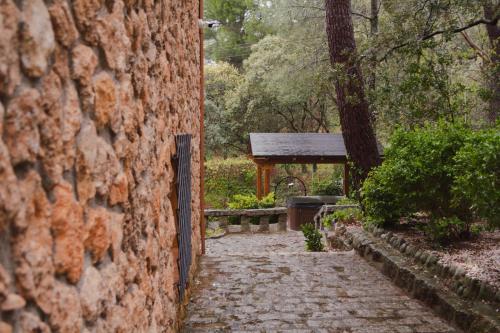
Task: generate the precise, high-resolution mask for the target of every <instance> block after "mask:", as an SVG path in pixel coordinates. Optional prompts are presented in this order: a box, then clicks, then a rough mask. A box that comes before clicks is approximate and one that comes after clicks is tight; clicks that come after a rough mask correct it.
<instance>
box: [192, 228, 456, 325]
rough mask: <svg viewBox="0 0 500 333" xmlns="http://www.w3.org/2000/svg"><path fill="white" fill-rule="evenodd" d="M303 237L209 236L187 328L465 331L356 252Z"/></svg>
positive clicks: (285, 234)
mask: <svg viewBox="0 0 500 333" xmlns="http://www.w3.org/2000/svg"><path fill="white" fill-rule="evenodd" d="M303 247H304V242H303V238H302V235H301V234H299V233H295V232H287V233H279V234H269V235H266V234H253V235H252V234H240V235H230V236H225V237H223V238H220V239H214V240H207V255H206V256H204V257H203V258H202V261H201V270H200V274H199V276H198V279H197V281H196V285H195V287H194V291H193V294H192V298H191V300H190V303H189V305H188V314H187V318H186V320H185V327H184V329H183V332H186V333H187V332H332V333H384V332H399V333H407V332H408V333H410V332H421V333H424V332H459V331H458V330H455V329H454V328H452V327H450V326H449V325H448V324H447V323H446V322H444V321H443V320H441V319H439V318H438V317H436V316H435V315H434V314H433V313H432V312H431V311H430V310H429V309H427V308H426V307H425V306H424V305H422V304H421V303H419V302H418V301H416V300H414V299H412V298H410V297H408V296H406V295H405V294H404V293H403V292H402V291H401V290H399V289H398V288H397V287H395V286H394V285H393V284H392V283H391V282H390V281H388V280H387V279H386V278H385V277H384V276H383V275H382V274H381V273H380V272H378V271H377V270H376V269H375V268H373V267H371V266H370V265H368V264H367V263H366V262H365V261H364V260H363V259H362V258H360V257H358V256H357V255H356V254H355V253H354V252H329V253H308V252H305V251H304V249H303Z"/></svg>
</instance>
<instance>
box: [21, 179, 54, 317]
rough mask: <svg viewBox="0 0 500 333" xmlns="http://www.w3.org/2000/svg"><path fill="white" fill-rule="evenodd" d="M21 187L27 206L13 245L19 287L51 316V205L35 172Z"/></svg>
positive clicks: (22, 214) (52, 278) (25, 295)
mask: <svg viewBox="0 0 500 333" xmlns="http://www.w3.org/2000/svg"><path fill="white" fill-rule="evenodd" d="M19 188H20V189H21V192H22V196H23V198H24V204H23V207H22V211H21V212H20V213H19V216H18V217H17V219H16V222H15V225H16V227H17V228H18V229H19V230H20V232H19V234H18V235H17V236H16V237H15V238H14V242H13V252H14V253H13V254H14V258H15V274H16V285H17V287H18V288H19V290H20V293H21V295H22V296H23V297H24V298H25V299H27V300H33V301H34V302H35V304H36V305H37V306H38V307H39V308H40V309H41V310H42V311H43V312H44V313H50V312H51V311H52V299H53V298H52V288H53V285H54V266H53V262H52V246H53V240H52V235H51V233H50V214H51V206H50V204H49V202H48V200H47V198H46V196H45V193H44V191H43V189H42V186H41V180H40V176H39V175H38V174H37V173H35V172H34V171H30V172H29V173H28V174H27V175H26V177H25V179H23V180H21V181H19Z"/></svg>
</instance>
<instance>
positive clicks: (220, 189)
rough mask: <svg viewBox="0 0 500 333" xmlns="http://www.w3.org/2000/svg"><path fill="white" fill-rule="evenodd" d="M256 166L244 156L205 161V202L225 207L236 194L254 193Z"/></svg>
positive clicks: (213, 206)
mask: <svg viewBox="0 0 500 333" xmlns="http://www.w3.org/2000/svg"><path fill="white" fill-rule="evenodd" d="M255 179H256V167H255V164H254V163H253V162H252V161H251V160H249V159H248V158H246V157H240V158H228V159H210V160H208V161H207V162H206V163H205V203H206V205H207V207H211V208H225V207H227V204H228V201H229V200H230V199H231V198H232V197H233V196H234V195H236V194H252V193H255Z"/></svg>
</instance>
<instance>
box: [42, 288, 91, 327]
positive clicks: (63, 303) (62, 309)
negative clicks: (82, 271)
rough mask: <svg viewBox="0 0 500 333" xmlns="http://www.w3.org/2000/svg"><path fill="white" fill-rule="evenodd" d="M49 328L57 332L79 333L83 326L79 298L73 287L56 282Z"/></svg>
mask: <svg viewBox="0 0 500 333" xmlns="http://www.w3.org/2000/svg"><path fill="white" fill-rule="evenodd" d="M53 294H54V298H53V303H54V304H53V309H52V312H51V314H50V326H51V328H52V329H53V330H55V331H57V332H71V333H72V332H75V333H79V332H80V331H81V329H82V326H83V321H82V309H81V306H80V298H79V295H78V292H77V291H76V288H75V287H70V286H67V285H66V284H64V283H61V282H56V284H55V286H54V292H53Z"/></svg>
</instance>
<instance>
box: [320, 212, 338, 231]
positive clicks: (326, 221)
mask: <svg viewBox="0 0 500 333" xmlns="http://www.w3.org/2000/svg"><path fill="white" fill-rule="evenodd" d="M334 222H335V217H334V216H333V214H328V215H326V216H325V217H323V219H321V224H322V225H323V227H325V228H331V227H332V225H333V223H334Z"/></svg>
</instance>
